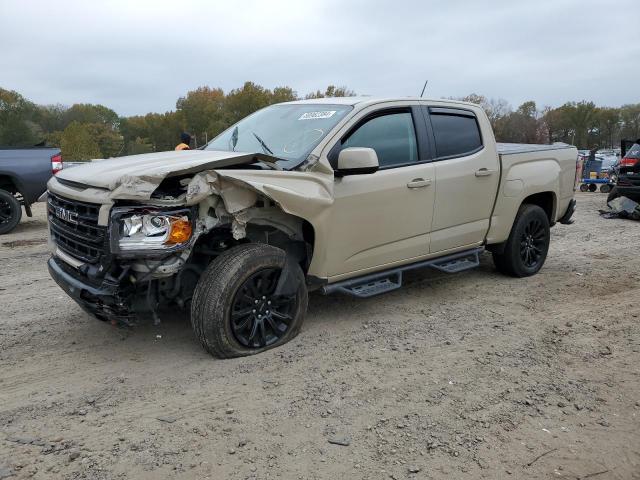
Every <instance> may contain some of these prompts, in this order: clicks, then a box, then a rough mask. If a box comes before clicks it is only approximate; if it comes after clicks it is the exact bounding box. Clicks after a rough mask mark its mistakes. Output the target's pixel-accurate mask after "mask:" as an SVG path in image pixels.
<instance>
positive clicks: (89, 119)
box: [63, 103, 120, 129]
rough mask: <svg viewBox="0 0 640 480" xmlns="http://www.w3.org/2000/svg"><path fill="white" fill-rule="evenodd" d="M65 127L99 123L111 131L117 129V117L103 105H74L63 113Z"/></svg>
mask: <svg viewBox="0 0 640 480" xmlns="http://www.w3.org/2000/svg"><path fill="white" fill-rule="evenodd" d="M63 119H64V122H65V127H66V126H67V125H68V124H70V123H71V122H79V123H84V124H87V123H101V124H103V125H107V126H109V127H111V128H113V129H118V126H119V120H120V119H119V117H118V114H117V113H116V112H114V111H113V110H111V109H110V108H107V107H105V106H104V105H94V104H90V103H76V104H74V105H72V106H71V107H70V108H68V109H67V110H65V111H64V114H63Z"/></svg>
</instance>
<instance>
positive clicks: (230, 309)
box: [191, 243, 308, 358]
mask: <svg viewBox="0 0 640 480" xmlns="http://www.w3.org/2000/svg"><path fill="white" fill-rule="evenodd" d="M286 263H287V259H286V255H285V252H284V251H283V250H281V249H279V248H276V247H273V246H271V245H264V244H258V243H250V244H244V245H239V246H237V247H234V248H231V249H229V250H227V251H226V252H224V253H223V254H221V255H220V256H219V257H217V258H216V259H215V260H214V261H213V262H211V264H210V265H209V266H208V267H207V269H206V270H205V271H204V273H203V274H202V276H201V277H200V280H199V281H198V284H197V286H196V289H195V292H194V295H193V301H192V304H191V324H192V326H193V329H194V331H195V333H196V335H197V336H198V339H199V340H200V342H201V343H202V345H203V347H204V348H205V349H206V350H207V351H208V352H209V353H211V354H212V355H213V356H215V357H218V358H232V357H241V356H245V355H253V354H256V353H260V352H263V351H265V350H267V349H270V348H274V347H277V346H279V345H282V344H284V343H286V342H288V341H289V340H291V339H292V338H294V337H295V336H296V335H297V334H298V332H299V331H300V328H301V326H302V323H303V321H304V317H305V314H306V311H307V301H308V299H307V288H306V285H305V278H304V274H303V273H302V269H301V268H300V266H299V265H298V264H297V263H295V262H290V265H289V266H288V267H287V269H286V270H287V274H286V275H289V277H288V278H289V281H288V282H286V283H287V285H288V287H287V288H284V289H279V288H278V287H279V285H278V284H279V281H280V276H281V274H282V272H283V271H284V270H283V269H285V264H286Z"/></svg>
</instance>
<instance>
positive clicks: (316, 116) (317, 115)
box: [298, 110, 336, 120]
mask: <svg viewBox="0 0 640 480" xmlns="http://www.w3.org/2000/svg"><path fill="white" fill-rule="evenodd" d="M334 113H336V110H325V111H324V112H307V113H303V114H302V115H300V118H299V119H298V120H320V119H321V118H329V117H332V116H333V114H334Z"/></svg>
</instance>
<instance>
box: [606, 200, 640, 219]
mask: <svg viewBox="0 0 640 480" xmlns="http://www.w3.org/2000/svg"><path fill="white" fill-rule="evenodd" d="M608 205H609V208H610V209H611V210H600V215H601V216H602V217H604V218H628V219H630V220H640V204H639V203H638V202H634V201H633V200H631V199H630V198H627V197H618V198H614V199H613V200H611V201H610V202H609V203H608Z"/></svg>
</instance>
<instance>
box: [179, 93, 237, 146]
mask: <svg viewBox="0 0 640 480" xmlns="http://www.w3.org/2000/svg"><path fill="white" fill-rule="evenodd" d="M224 104H225V95H224V92H223V91H222V89H221V88H210V87H200V88H197V89H195V90H192V91H190V92H187V95H186V96H184V97H180V98H179V99H178V101H177V102H176V110H177V111H178V113H179V114H180V115H181V116H182V120H183V124H184V127H185V130H186V131H188V132H189V133H190V134H191V135H193V136H196V140H197V141H198V140H199V141H200V143H204V141H205V139H209V138H211V137H212V136H214V135H215V134H217V133H218V132H220V130H222V128H224V126H225V121H224Z"/></svg>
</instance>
